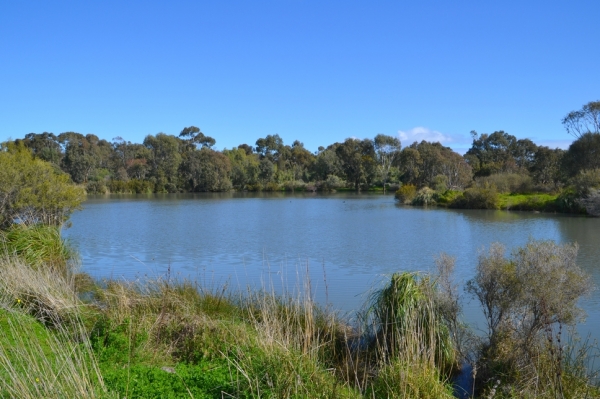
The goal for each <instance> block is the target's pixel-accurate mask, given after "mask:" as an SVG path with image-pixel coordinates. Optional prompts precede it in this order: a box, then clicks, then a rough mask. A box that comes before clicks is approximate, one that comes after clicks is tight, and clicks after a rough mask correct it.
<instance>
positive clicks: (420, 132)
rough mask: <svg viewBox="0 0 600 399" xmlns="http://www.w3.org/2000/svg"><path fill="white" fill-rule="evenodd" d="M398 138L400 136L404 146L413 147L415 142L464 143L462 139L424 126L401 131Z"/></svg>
mask: <svg viewBox="0 0 600 399" xmlns="http://www.w3.org/2000/svg"><path fill="white" fill-rule="evenodd" d="M398 136H400V141H401V142H402V145H403V146H408V145H411V144H412V143H414V142H415V141H418V142H421V141H422V140H425V141H430V142H432V143H435V142H440V143H442V144H449V143H460V142H462V141H463V140H462V137H452V136H450V135H447V134H444V133H442V132H438V131H437V130H431V129H428V128H426V127H423V126H417V127H413V128H412V129H410V130H407V131H403V130H399V131H398Z"/></svg>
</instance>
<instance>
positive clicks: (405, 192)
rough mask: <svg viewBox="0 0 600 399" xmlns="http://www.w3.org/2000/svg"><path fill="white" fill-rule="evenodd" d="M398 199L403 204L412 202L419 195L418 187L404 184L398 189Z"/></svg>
mask: <svg viewBox="0 0 600 399" xmlns="http://www.w3.org/2000/svg"><path fill="white" fill-rule="evenodd" d="M395 196H396V199H397V200H398V201H400V202H401V203H403V204H410V203H411V202H412V200H413V199H414V198H415V197H416V196H417V188H416V187H415V186H414V185H412V184H405V185H402V186H401V187H400V188H399V189H398V190H397V191H396V194H395Z"/></svg>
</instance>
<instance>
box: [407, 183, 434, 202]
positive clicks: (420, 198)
mask: <svg viewBox="0 0 600 399" xmlns="http://www.w3.org/2000/svg"><path fill="white" fill-rule="evenodd" d="M435 197H436V192H435V191H434V190H432V189H430V188H429V187H423V188H422V189H420V190H419V191H418V192H417V194H416V195H415V197H414V198H413V200H412V201H411V204H412V205H434V204H435Z"/></svg>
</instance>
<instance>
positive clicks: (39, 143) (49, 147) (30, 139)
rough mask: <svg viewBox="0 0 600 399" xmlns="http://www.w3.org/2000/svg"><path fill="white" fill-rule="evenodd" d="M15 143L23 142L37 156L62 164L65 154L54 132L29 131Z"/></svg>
mask: <svg viewBox="0 0 600 399" xmlns="http://www.w3.org/2000/svg"><path fill="white" fill-rule="evenodd" d="M15 143H17V144H19V143H22V144H23V145H24V146H25V147H27V148H29V149H30V150H31V152H32V154H33V155H34V156H35V157H37V158H40V159H42V160H44V161H48V162H51V163H53V164H55V165H60V161H61V159H62V156H63V154H62V151H61V147H60V143H59V142H58V137H56V136H55V135H54V133H48V132H44V133H39V134H37V133H29V134H26V135H25V138H24V139H22V140H15Z"/></svg>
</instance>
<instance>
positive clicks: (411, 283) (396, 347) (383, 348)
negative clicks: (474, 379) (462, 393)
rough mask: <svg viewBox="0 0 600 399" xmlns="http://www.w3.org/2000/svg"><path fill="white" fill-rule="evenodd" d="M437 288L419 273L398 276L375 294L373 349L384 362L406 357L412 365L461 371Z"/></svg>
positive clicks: (370, 318) (371, 314)
mask: <svg viewBox="0 0 600 399" xmlns="http://www.w3.org/2000/svg"><path fill="white" fill-rule="evenodd" d="M434 292H435V284H434V282H433V281H431V279H430V278H429V277H419V275H418V274H417V273H409V272H404V273H395V274H393V275H392V277H391V279H390V283H389V285H387V286H386V287H384V288H383V289H381V290H379V291H376V292H374V293H373V294H372V295H371V298H370V305H369V307H368V309H367V313H366V317H367V319H368V321H369V323H370V324H371V328H372V329H373V330H374V340H373V343H372V346H374V348H375V349H376V350H377V352H378V356H379V357H380V358H381V359H382V360H386V359H395V358H398V357H402V358H403V359H405V360H406V361H408V362H409V363H414V364H421V363H422V364H424V365H427V366H428V367H438V368H439V369H440V370H442V372H443V373H451V372H452V371H454V370H456V369H458V356H457V353H456V350H455V349H454V347H453V344H452V340H451V337H450V333H449V328H448V326H447V325H446V324H445V321H444V318H443V317H442V314H441V312H440V311H439V310H438V306H437V304H436V303H435V295H434Z"/></svg>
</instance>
